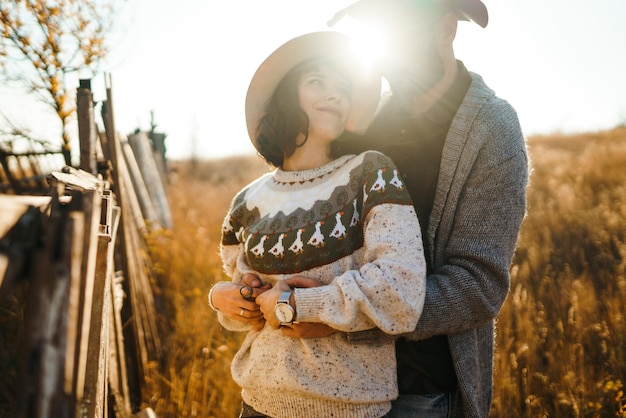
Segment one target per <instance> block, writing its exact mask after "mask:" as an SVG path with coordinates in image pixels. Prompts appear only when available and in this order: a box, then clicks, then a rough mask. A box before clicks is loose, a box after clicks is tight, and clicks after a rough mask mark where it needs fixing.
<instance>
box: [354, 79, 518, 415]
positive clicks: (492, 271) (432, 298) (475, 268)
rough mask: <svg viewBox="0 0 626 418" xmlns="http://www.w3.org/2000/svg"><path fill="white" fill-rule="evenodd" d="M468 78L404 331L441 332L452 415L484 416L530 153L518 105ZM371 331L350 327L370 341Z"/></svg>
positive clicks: (452, 128) (451, 132) (443, 162)
mask: <svg viewBox="0 0 626 418" xmlns="http://www.w3.org/2000/svg"><path fill="white" fill-rule="evenodd" d="M470 76H471V78H472V82H471V85H470V87H469V89H468V91H467V94H466V96H465V98H464V99H463V101H462V103H461V106H460V107H459V109H458V111H457V113H456V115H455V116H454V119H453V120H452V124H451V126H450V130H449V132H448V135H447V137H446V141H445V144H444V148H443V155H442V158H441V167H440V173H439V179H438V183H437V191H436V194H435V200H434V205H433V209H432V212H431V214H430V220H429V221H430V222H429V228H428V231H427V234H426V236H425V237H424V241H425V249H426V251H429V252H430V260H431V262H432V264H433V265H431V266H430V270H431V271H433V272H434V273H433V274H431V275H429V276H428V279H427V284H426V301H425V304H424V310H423V312H422V316H421V318H420V320H419V322H418V324H417V328H416V330H415V332H413V333H411V334H407V335H405V337H407V338H408V339H410V340H421V339H426V338H429V337H432V336H435V335H447V336H448V342H449V345H450V352H451V354H452V361H453V363H454V368H455V371H456V375H457V379H458V389H459V392H460V393H461V395H462V396H461V399H457V401H458V402H457V405H456V407H455V412H457V414H456V415H457V416H468V417H486V416H488V415H489V410H490V407H491V401H492V397H493V354H494V340H495V317H496V316H497V314H498V312H499V311H500V308H501V307H502V305H503V303H504V301H505V299H506V296H507V294H508V292H509V287H510V275H509V269H510V267H511V262H512V258H513V254H514V252H515V247H516V244H517V238H518V235H519V230H520V226H521V223H522V220H523V219H524V216H525V213H526V187H527V184H528V176H529V158H528V152H527V149H526V143H525V140H524V136H523V134H522V131H521V128H520V125H519V121H518V118H517V114H516V112H515V110H514V109H513V108H512V107H511V105H510V104H509V103H507V102H506V101H504V100H502V99H500V98H498V97H496V95H495V93H494V91H493V90H491V89H490V88H489V87H487V85H486V84H485V83H484V81H483V79H482V78H481V77H480V76H479V75H477V74H474V73H470ZM372 334H373V333H369V335H368V332H364V333H360V334H359V333H357V334H352V335H350V336H349V338H350V339H351V340H352V341H367V340H369V339H370V338H371V337H373V335H372Z"/></svg>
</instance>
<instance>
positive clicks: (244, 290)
mask: <svg viewBox="0 0 626 418" xmlns="http://www.w3.org/2000/svg"><path fill="white" fill-rule="evenodd" d="M253 293H254V290H253V289H252V288H251V287H250V286H242V287H240V288H239V294H240V295H241V297H243V298H244V299H250V297H252V294H253Z"/></svg>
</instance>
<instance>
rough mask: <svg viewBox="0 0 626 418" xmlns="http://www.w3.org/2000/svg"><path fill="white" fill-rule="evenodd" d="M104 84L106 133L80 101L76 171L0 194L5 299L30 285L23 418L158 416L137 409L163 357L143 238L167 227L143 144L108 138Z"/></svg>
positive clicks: (158, 180)
mask: <svg viewBox="0 0 626 418" xmlns="http://www.w3.org/2000/svg"><path fill="white" fill-rule="evenodd" d="M105 83H106V91H107V99H106V100H105V101H104V103H103V104H102V113H101V122H102V124H103V126H104V131H103V132H99V130H98V128H97V125H98V124H97V123H96V114H95V112H94V104H93V97H92V93H91V87H90V81H89V80H81V84H80V87H79V89H78V92H77V104H78V120H79V123H78V127H79V138H80V167H78V168H71V167H65V168H64V169H63V170H60V171H54V172H52V173H49V174H48V175H46V176H45V179H46V181H47V183H48V186H49V193H48V195H46V196H29V195H20V196H17V195H0V211H1V212H2V214H3V215H2V216H1V217H0V219H1V220H0V237H1V238H2V241H1V242H2V243H3V244H2V245H0V293H1V292H4V291H8V290H7V289H10V288H11V286H13V285H14V284H15V283H17V282H18V281H20V280H28V282H29V285H28V293H27V297H26V298H25V301H24V302H25V308H24V318H23V332H22V333H21V334H22V337H21V340H20V341H19V344H17V345H16V347H18V349H19V356H20V359H19V370H18V372H17V375H18V376H19V378H18V379H17V385H16V402H15V403H16V407H15V409H16V411H15V414H14V416H16V417H19V418H31V417H37V418H47V417H50V418H65V417H90V418H91V417H130V416H145V417H149V416H154V413H153V412H152V411H151V410H150V409H146V410H143V411H142V410H140V405H141V399H142V388H143V384H144V378H145V377H146V376H147V374H148V373H149V372H150V368H151V365H152V364H154V362H157V361H158V360H159V358H160V355H161V342H160V338H159V335H158V331H157V326H156V316H157V312H156V309H155V302H154V298H153V291H152V283H151V278H152V276H151V271H152V270H151V264H150V257H149V253H148V249H147V245H146V236H147V234H151V233H158V231H159V230H160V229H167V228H171V226H172V225H171V223H172V221H171V215H170V212H169V205H168V202H167V196H166V193H165V185H164V183H163V181H162V178H164V176H163V173H160V172H159V171H158V170H159V164H157V163H156V162H155V156H154V153H153V152H152V147H151V145H150V142H149V139H148V136H147V135H146V134H145V133H138V134H136V135H132V136H131V137H129V138H124V137H122V136H121V135H119V134H118V133H117V132H116V131H115V123H114V118H113V100H112V88H111V79H110V78H107V79H106V80H105ZM39 175H41V173H39Z"/></svg>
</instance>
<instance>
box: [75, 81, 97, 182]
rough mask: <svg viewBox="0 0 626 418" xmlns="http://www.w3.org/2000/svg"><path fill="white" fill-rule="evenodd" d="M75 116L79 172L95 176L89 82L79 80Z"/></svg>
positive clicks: (91, 98) (93, 135)
mask: <svg viewBox="0 0 626 418" xmlns="http://www.w3.org/2000/svg"><path fill="white" fill-rule="evenodd" d="M76 114H77V118H78V141H79V148H80V168H81V170H83V171H85V172H87V173H91V174H94V175H95V174H96V173H97V167H96V138H97V135H96V123H95V120H94V113H93V95H92V93H91V80H79V87H78V89H77V92H76Z"/></svg>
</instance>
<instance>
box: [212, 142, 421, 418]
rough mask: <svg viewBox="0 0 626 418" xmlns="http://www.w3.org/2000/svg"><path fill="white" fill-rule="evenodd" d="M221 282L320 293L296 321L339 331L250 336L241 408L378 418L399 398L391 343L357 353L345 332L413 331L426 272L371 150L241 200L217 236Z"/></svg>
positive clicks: (404, 212)
mask: <svg viewBox="0 0 626 418" xmlns="http://www.w3.org/2000/svg"><path fill="white" fill-rule="evenodd" d="M221 255H222V258H223V261H224V268H225V271H226V273H227V274H228V275H229V276H231V277H232V279H233V281H238V280H239V279H240V278H241V275H242V274H243V273H244V272H248V271H253V272H256V273H257V274H258V275H259V276H260V277H261V278H262V279H263V280H265V281H267V282H270V283H275V282H276V281H277V280H279V279H283V278H287V277H290V276H292V275H294V274H296V273H297V274H300V275H304V276H308V277H314V278H317V279H319V280H321V281H322V282H323V283H325V284H326V285H325V286H320V287H316V288H307V289H296V290H295V301H296V310H297V321H299V322H321V323H325V324H327V325H329V326H331V327H333V328H335V329H337V330H339V331H344V332H337V333H335V334H333V335H331V336H329V337H325V338H309V339H297V338H288V337H285V336H283V334H282V332H281V331H280V330H274V329H272V328H271V327H269V326H267V325H266V326H265V327H264V328H263V329H262V330H261V331H259V332H256V331H253V330H249V328H247V327H246V325H244V324H242V323H241V322H238V321H234V320H232V319H229V318H227V317H225V316H223V315H221V314H220V315H219V318H220V322H221V323H222V325H224V327H226V328H228V329H230V330H240V331H244V330H246V331H249V333H248V335H247V337H246V339H245V341H244V343H243V345H242V347H241V348H240V350H239V352H238V353H237V354H236V355H235V358H234V359H233V362H232V367H231V371H232V375H233V378H234V380H235V381H236V382H237V383H238V384H239V385H240V386H241V387H242V388H243V390H242V397H243V400H244V401H245V402H246V403H248V404H250V405H251V406H252V407H253V408H254V409H255V410H257V411H259V412H262V413H264V414H267V415H269V416H272V417H316V418H318V417H330V416H335V417H380V416H382V415H384V414H385V413H387V412H388V411H389V409H390V401H391V400H392V399H394V398H395V397H396V396H397V394H398V392H397V384H396V368H395V367H394V365H395V363H396V362H395V352H394V342H393V341H392V340H388V341H381V342H379V343H374V344H354V343H351V342H349V341H348V340H347V338H346V334H345V332H353V331H358V330H366V329H371V328H379V329H381V330H384V331H385V332H386V333H388V334H400V333H404V332H408V331H413V330H414V329H415V326H416V324H417V321H418V319H419V316H420V314H421V311H422V308H423V302H424V297H425V296H424V290H425V274H426V266H425V262H424V256H423V248H422V239H421V234H420V228H419V224H418V220H417V216H416V214H415V211H414V209H413V206H412V202H411V199H410V197H409V195H408V193H407V191H406V188H405V187H404V184H403V182H402V180H401V179H400V178H399V176H398V171H397V170H396V168H395V166H394V165H393V163H392V162H391V160H390V159H389V158H387V157H386V156H384V155H383V154H380V153H378V152H375V151H368V152H365V153H363V154H360V155H358V156H355V155H347V156H343V157H340V158H338V159H336V160H334V161H332V162H330V163H328V164H326V165H324V166H322V167H319V168H316V169H312V170H306V171H282V170H280V169H278V170H276V171H274V172H272V173H268V174H266V175H264V176H262V177H260V178H259V179H258V180H256V181H254V182H253V183H251V184H250V185H248V186H247V187H245V188H244V189H243V190H242V191H241V192H239V193H238V194H237V196H236V197H235V198H234V200H233V202H232V206H231V209H230V211H229V214H228V215H227V216H226V219H225V221H224V225H223V235H222V243H221Z"/></svg>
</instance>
